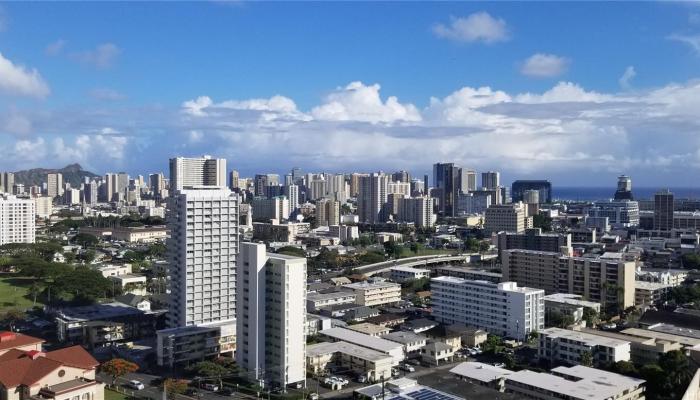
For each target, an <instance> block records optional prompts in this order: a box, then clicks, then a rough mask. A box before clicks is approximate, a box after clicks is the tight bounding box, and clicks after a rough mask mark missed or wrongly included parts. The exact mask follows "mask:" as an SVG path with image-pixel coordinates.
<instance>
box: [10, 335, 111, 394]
mask: <svg viewBox="0 0 700 400" xmlns="http://www.w3.org/2000/svg"><path fill="white" fill-rule="evenodd" d="M26 338H27V336H26V335H22V336H17V334H15V333H13V332H0V347H3V348H5V351H4V353H3V354H2V358H0V398H2V399H5V400H37V399H45V400H59V399H60V400H64V399H79V400H102V399H104V384H103V383H101V382H98V381H97V380H95V372H96V370H97V367H98V366H99V363H98V362H97V360H95V358H94V357H92V356H91V355H90V353H88V352H87V351H85V349H83V348H82V347H81V346H73V347H66V348H63V349H58V350H54V351H49V352H43V351H41V348H38V349H36V348H34V349H31V350H26V342H27V339H26ZM36 341H39V342H41V340H40V339H36V338H33V342H36ZM14 345H17V346H14Z"/></svg>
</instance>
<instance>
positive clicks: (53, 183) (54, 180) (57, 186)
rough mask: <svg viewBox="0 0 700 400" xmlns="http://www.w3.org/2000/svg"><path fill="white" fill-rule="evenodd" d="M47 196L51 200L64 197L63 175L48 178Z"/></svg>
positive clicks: (49, 175)
mask: <svg viewBox="0 0 700 400" xmlns="http://www.w3.org/2000/svg"><path fill="white" fill-rule="evenodd" d="M46 194H47V196H49V197H51V198H54V197H57V196H63V174H61V173H55V174H48V175H47V176H46Z"/></svg>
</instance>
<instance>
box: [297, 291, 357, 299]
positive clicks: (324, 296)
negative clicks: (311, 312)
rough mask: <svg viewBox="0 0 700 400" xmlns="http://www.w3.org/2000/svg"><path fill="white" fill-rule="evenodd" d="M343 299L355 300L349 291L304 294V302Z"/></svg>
mask: <svg viewBox="0 0 700 400" xmlns="http://www.w3.org/2000/svg"><path fill="white" fill-rule="evenodd" d="M343 297H352V298H355V293H354V292H350V291H340V292H330V293H316V292H311V293H307V294H306V300H311V301H319V300H332V299H340V298H343Z"/></svg>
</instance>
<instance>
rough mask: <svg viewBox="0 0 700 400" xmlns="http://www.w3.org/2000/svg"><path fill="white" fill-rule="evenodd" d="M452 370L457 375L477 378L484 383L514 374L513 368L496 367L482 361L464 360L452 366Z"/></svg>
mask: <svg viewBox="0 0 700 400" xmlns="http://www.w3.org/2000/svg"><path fill="white" fill-rule="evenodd" d="M450 372H451V373H453V374H455V375H458V376H461V377H464V378H468V379H473V380H477V381H479V382H483V383H489V382H492V381H494V380H496V379H499V378H502V377H504V376H508V375H511V374H513V371H511V370H508V369H505V368H500V367H494V366H493V365H491V364H484V363H480V362H463V363H461V364H459V365H457V366H456V367H454V368H452V369H451V370H450Z"/></svg>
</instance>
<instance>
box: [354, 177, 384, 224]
mask: <svg viewBox="0 0 700 400" xmlns="http://www.w3.org/2000/svg"><path fill="white" fill-rule="evenodd" d="M388 184H389V177H388V176H387V175H385V174H384V173H381V172H380V173H373V174H371V175H369V176H363V177H360V191H359V193H358V195H357V211H358V214H359V217H360V222H364V223H370V224H377V223H381V222H386V220H387V218H388V217H389V215H388V214H389V212H388V211H389V210H388V208H389V206H388V203H387V200H388V197H387V195H388V193H387V186H388Z"/></svg>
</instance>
